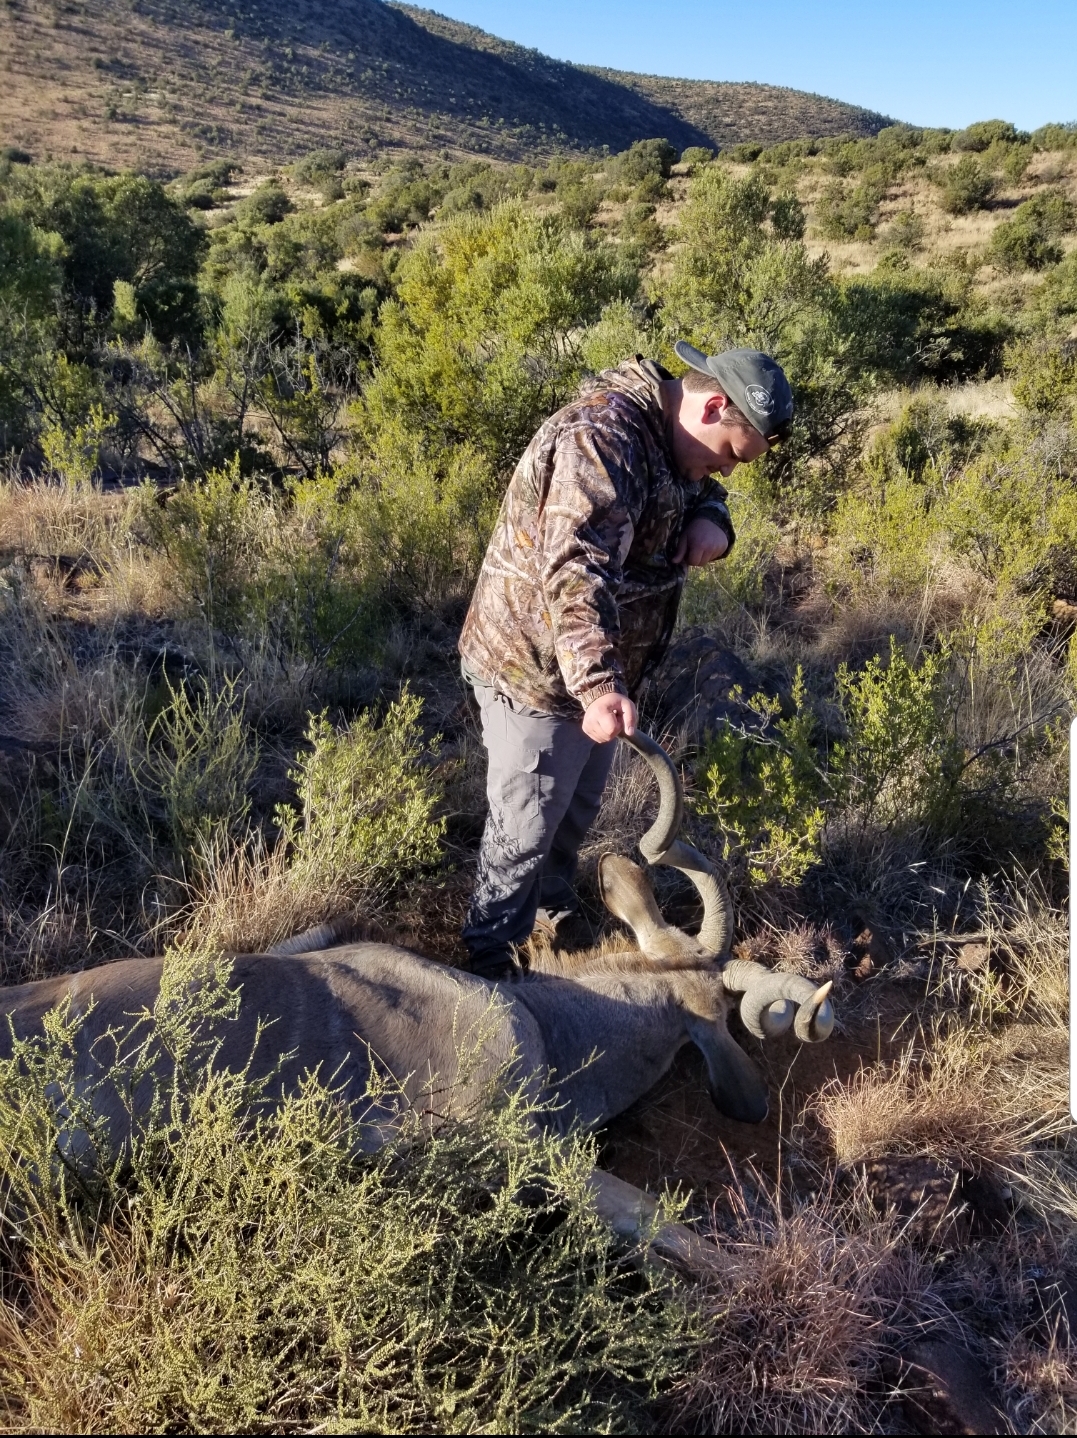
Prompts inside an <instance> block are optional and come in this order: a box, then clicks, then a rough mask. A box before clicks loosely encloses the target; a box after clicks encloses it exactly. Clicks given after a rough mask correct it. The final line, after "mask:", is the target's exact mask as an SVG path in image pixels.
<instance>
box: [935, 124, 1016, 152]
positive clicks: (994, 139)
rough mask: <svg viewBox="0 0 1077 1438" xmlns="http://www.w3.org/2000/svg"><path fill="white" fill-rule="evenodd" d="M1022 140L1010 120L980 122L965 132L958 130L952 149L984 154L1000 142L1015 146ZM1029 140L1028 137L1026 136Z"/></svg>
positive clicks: (970, 126) (952, 142)
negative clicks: (991, 146)
mask: <svg viewBox="0 0 1077 1438" xmlns="http://www.w3.org/2000/svg"><path fill="white" fill-rule="evenodd" d="M1020 138H1021V136H1020V135H1018V133H1017V130H1016V128H1015V127H1014V126H1013V125H1011V124H1010V122H1009V121H1008V120H979V121H977V123H976V124H975V125H969V126H968V127H967V128H966V129H964V130H958V132H957V134H956V135H955V136H954V137H953V139H952V141H951V142H950V143H951V147H952V148H953V149H955V150H971V151H973V152H975V153H982V152H983V151H984V150H986V149H987V148H988V147H989V146H990V145H994V144H998V143H999V142H1001V143H1003V144H1006V143H1010V144H1014V143H1016V142H1017V141H1018V140H1019V139H1020ZM1025 138H1026V139H1027V138H1028V137H1027V136H1025Z"/></svg>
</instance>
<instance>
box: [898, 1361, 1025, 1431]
mask: <svg viewBox="0 0 1077 1438" xmlns="http://www.w3.org/2000/svg"><path fill="white" fill-rule="evenodd" d="M899 1382H900V1385H901V1389H902V1399H903V1402H904V1406H905V1410H906V1416H907V1418H908V1419H909V1421H910V1422H911V1423H913V1424H915V1425H916V1430H917V1432H919V1433H945V1434H951V1433H1009V1432H1011V1431H1012V1430H1011V1428H1010V1425H1009V1424H1008V1423H1007V1421H1006V1419H1005V1417H1004V1416H1003V1414H1002V1411H1001V1409H1000V1407H999V1406H998V1404H997V1403H996V1402H995V1399H994V1395H993V1391H992V1386H991V1379H990V1375H989V1374H988V1372H987V1370H986V1368H985V1367H984V1366H983V1364H982V1363H981V1362H980V1361H979V1359H978V1358H976V1357H974V1356H973V1354H971V1353H969V1352H968V1351H967V1349H964V1348H961V1347H959V1346H958V1344H956V1343H954V1342H952V1341H950V1340H948V1339H945V1338H930V1339H924V1340H923V1341H922V1342H920V1343H913V1344H910V1346H909V1347H908V1348H906V1349H905V1350H904V1352H903V1353H902V1354H901V1360H900V1374H899Z"/></svg>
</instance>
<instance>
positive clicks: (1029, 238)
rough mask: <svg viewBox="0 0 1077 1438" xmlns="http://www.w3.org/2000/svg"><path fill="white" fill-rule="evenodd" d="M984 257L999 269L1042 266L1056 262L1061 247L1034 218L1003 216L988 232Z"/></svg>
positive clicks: (1041, 268)
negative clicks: (990, 231)
mask: <svg viewBox="0 0 1077 1438" xmlns="http://www.w3.org/2000/svg"><path fill="white" fill-rule="evenodd" d="M987 257H988V259H989V260H990V261H991V262H992V264H995V265H997V266H998V268H999V269H1000V270H1008V271H1010V272H1012V271H1015V270H1044V269H1046V268H1047V266H1048V265H1057V264H1058V262H1059V260H1060V259H1061V258H1062V251H1061V249H1060V248H1059V246H1058V245H1056V244H1053V243H1052V242H1051V241H1050V240H1049V239H1048V238H1047V236H1046V234H1045V233H1044V231H1043V229H1042V228H1041V227H1040V226H1038V225H1036V224H1035V223H1034V222H1029V221H1025V222H1022V221H1021V220H1019V219H1018V218H1017V217H1016V216H1015V217H1014V218H1013V219H1012V220H1004V221H1003V222H1002V224H1001V225H999V227H998V228H997V229H996V230H995V232H994V234H993V235H992V236H991V243H990V244H989V245H988V247H987Z"/></svg>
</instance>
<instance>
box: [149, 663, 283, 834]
mask: <svg viewBox="0 0 1077 1438" xmlns="http://www.w3.org/2000/svg"><path fill="white" fill-rule="evenodd" d="M257 764H258V742H257V740H256V739H255V737H254V735H253V734H252V732H251V730H250V728H249V726H248V724H247V723H246V719H245V716H244V712H243V697H242V695H241V694H240V692H239V690H238V686H237V684H236V683H235V681H234V680H226V681H225V682H224V683H223V684H221V686H220V688H219V689H218V690H217V692H216V693H213V692H211V691H209V690H208V689H206V688H202V689H201V691H200V692H199V691H195V692H194V693H192V692H190V691H189V690H188V689H187V688H184V687H180V688H178V689H171V688H170V689H169V694H168V699H167V702H166V703H164V705H163V706H162V707H161V709H160V710H159V711H158V713H157V715H156V717H155V718H153V719H152V720H150V722H149V724H148V727H147V731H146V761H145V766H144V768H142V770H141V772H140V773H139V774H138V776H137V777H138V781H139V784H140V787H141V788H142V789H143V791H144V793H145V797H146V803H147V807H148V808H150V809H151V810H153V809H158V808H163V809H164V813H165V818H166V823H167V826H168V829H169V831H170V837H171V841H172V848H173V851H174V853H175V854H176V855H177V856H179V857H181V858H182V857H184V856H188V855H195V856H197V855H198V853H199V851H202V850H204V849H205V848H206V847H207V846H208V845H209V844H211V843H212V842H213V840H214V839H215V837H217V836H218V835H220V834H222V833H223V834H228V835H232V836H233V837H239V836H242V834H243V833H244V831H245V830H246V827H247V816H248V814H249V813H250V798H249V788H250V783H251V779H252V778H253V776H254V771H255V768H256V767H257Z"/></svg>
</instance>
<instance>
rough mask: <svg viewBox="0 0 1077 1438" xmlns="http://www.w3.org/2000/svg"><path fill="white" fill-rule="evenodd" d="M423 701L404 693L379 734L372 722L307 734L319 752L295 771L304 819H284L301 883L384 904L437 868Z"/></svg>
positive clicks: (435, 795) (318, 723) (437, 822)
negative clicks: (410, 877) (417, 873)
mask: <svg viewBox="0 0 1077 1438" xmlns="http://www.w3.org/2000/svg"><path fill="white" fill-rule="evenodd" d="M421 711H422V700H421V699H418V698H417V697H415V696H414V695H411V694H407V693H405V694H404V695H403V697H402V698H400V699H398V700H397V701H396V702H395V703H393V704H390V706H389V708H388V709H387V711H386V713H385V718H384V719H383V721H382V723H381V724H380V725H379V726H375V724H374V720H373V717H372V716H371V715H370V714H369V713H364V714H361V715H360V716H359V718H358V719H356V720H354V721H353V722H352V723H351V724H350V725H349V726H348V728H347V729H346V730H345V731H344V732H343V733H337V732H336V730H334V729H333V727H332V725H331V724H330V723H329V721H328V719H327V718H326V716H325V715H324V714H321V715H314V716H312V718H311V721H310V728H309V730H308V731H307V741H308V743H309V744H310V746H311V747H310V750H309V751H307V752H305V753H301V754H299V755H298V756H297V765H296V768H295V769H293V770H291V771H290V778H291V779H292V782H293V783H294V784H295V786H296V789H297V791H298V797H299V808H298V810H295V809H293V808H291V807H289V806H284V805H282V806H281V807H280V808H279V809H278V810H277V820H278V822H279V824H280V829H281V842H282V843H284V844H286V845H288V847H289V849H290V853H291V859H290V874H291V879H292V881H293V882H296V883H300V884H302V885H303V886H304V887H307V888H313V889H319V888H323V889H329V890H332V891H333V892H334V893H335V894H336V895H338V896H339V895H341V894H343V895H345V896H346V897H348V898H352V899H358V898H362V899H363V900H364V901H365V902H367V903H377V902H378V901H379V900H380V899H382V898H384V896H385V894H386V893H387V892H388V890H389V889H391V888H392V887H394V886H395V885H396V884H398V883H399V882H400V881H401V879H402V878H403V877H404V875H406V874H408V873H409V872H411V871H413V870H414V869H416V868H419V867H421V866H424V865H429V864H433V863H436V862H437V860H438V858H439V856H440V852H441V837H442V834H443V833H444V830H445V821H444V819H438V818H435V810H436V809H437V806H438V803H439V801H440V797H441V795H440V792H439V790H438V787H437V785H436V784H434V783H431V781H430V777H429V774H428V772H426V770H425V768H424V764H425V762H427V760H428V756H429V755H430V754H432V753H436V750H434V749H432V748H430V747H429V746H427V745H426V744H425V743H424V740H423V734H422V730H421V728H420V727H419V715H420V713H421Z"/></svg>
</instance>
